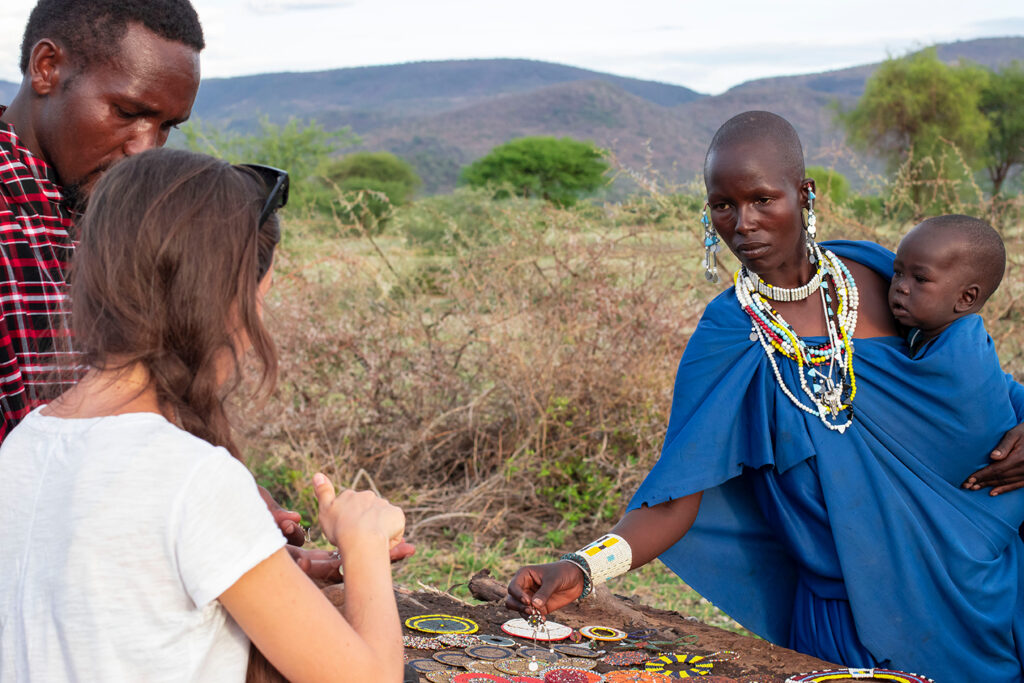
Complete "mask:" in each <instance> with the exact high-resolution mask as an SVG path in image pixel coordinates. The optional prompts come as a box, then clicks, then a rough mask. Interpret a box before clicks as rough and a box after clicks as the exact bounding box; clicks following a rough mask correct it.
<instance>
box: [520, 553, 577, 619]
mask: <svg viewBox="0 0 1024 683" xmlns="http://www.w3.org/2000/svg"><path fill="white" fill-rule="evenodd" d="M582 592H583V570H582V569H580V568H579V567H577V566H576V565H574V564H573V563H572V562H564V561H563V562H550V563H548V564H535V565H531V566H529V567H523V568H522V569H520V570H519V571H517V572H516V574H515V576H513V577H512V580H511V581H510V582H509V584H508V596H507V597H506V598H505V606H506V607H508V608H509V609H511V610H515V611H516V612H522V613H524V614H543V615H547V614H548V613H550V612H554V611H555V610H557V609H559V608H561V607H565V606H566V605H568V604H569V603H570V602H572V601H573V600H575V599H576V598H578V597H579V596H580V593H582Z"/></svg>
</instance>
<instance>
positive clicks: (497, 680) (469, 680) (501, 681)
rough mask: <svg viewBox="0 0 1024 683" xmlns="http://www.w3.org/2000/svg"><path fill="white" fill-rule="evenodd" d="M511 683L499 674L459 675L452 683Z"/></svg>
mask: <svg viewBox="0 0 1024 683" xmlns="http://www.w3.org/2000/svg"><path fill="white" fill-rule="evenodd" d="M492 682H494V683H509V681H508V679H507V678H505V677H504V676H499V675H497V674H478V673H468V674H458V675H456V676H455V677H454V678H452V683H492Z"/></svg>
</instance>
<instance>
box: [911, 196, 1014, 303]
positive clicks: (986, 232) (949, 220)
mask: <svg viewBox="0 0 1024 683" xmlns="http://www.w3.org/2000/svg"><path fill="white" fill-rule="evenodd" d="M911 234H913V235H915V236H921V237H924V238H926V239H928V240H938V241H941V242H945V243H947V244H949V245H951V246H955V248H956V250H957V253H958V256H959V258H958V259H957V262H958V263H959V265H960V268H961V269H962V270H963V272H964V274H965V276H967V277H968V279H969V280H971V281H972V282H975V283H977V284H978V285H980V286H981V292H980V295H979V299H980V300H981V303H984V302H985V300H987V299H988V298H989V297H990V296H992V293H993V292H995V291H996V289H998V288H999V283H1000V282H1002V281H1003V272H1004V271H1005V270H1006V247H1004V246H1003V239H1002V238H1001V237H1000V236H999V233H998V232H996V230H995V228H993V227H992V226H991V225H989V224H988V223H986V222H985V221H983V220H979V219H977V218H974V217H973V216H964V215H962V214H950V215H948V216H936V217H934V218H928V219H926V220H924V221H922V222H921V223H920V224H918V225H917V226H915V227H914V228H913V229H912V230H911V231H910V232H909V233H907V237H909V236H910V235H911Z"/></svg>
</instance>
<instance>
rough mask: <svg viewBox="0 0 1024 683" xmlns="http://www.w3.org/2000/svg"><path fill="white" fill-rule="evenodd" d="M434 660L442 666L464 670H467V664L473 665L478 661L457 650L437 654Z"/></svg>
mask: <svg viewBox="0 0 1024 683" xmlns="http://www.w3.org/2000/svg"><path fill="white" fill-rule="evenodd" d="M434 659H435V660H437V661H439V662H441V663H442V664H447V665H448V666H461V667H463V668H465V667H466V665H467V664H472V663H473V662H475V661H477V660H475V659H473V658H472V657H470V656H469V655H467V654H464V653H462V652H458V651H455V650H452V651H449V652H435V653H434Z"/></svg>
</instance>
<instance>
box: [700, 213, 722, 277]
mask: <svg viewBox="0 0 1024 683" xmlns="http://www.w3.org/2000/svg"><path fill="white" fill-rule="evenodd" d="M700 224H701V226H702V227H703V228H704V279H705V280H707V281H708V282H718V259H716V258H715V254H717V253H718V252H719V251H721V249H722V240H721V239H720V238H719V237H718V233H717V232H715V228H714V227H713V226H712V225H711V219H709V218H708V204H707V202H704V210H703V211H701V214H700Z"/></svg>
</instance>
